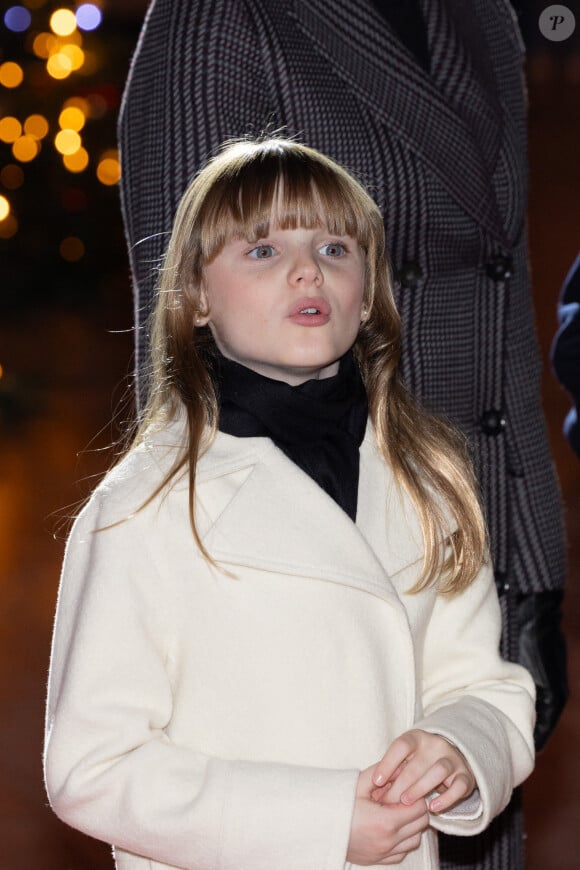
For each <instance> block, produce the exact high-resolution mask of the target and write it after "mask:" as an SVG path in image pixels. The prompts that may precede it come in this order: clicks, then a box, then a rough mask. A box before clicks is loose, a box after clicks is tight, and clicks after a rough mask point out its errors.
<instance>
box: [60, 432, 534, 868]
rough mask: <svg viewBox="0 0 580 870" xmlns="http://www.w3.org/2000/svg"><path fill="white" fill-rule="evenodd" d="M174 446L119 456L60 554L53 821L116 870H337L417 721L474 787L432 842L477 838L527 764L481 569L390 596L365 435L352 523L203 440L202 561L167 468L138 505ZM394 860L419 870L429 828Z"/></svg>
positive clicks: (400, 588)
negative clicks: (440, 588) (386, 765)
mask: <svg viewBox="0 0 580 870" xmlns="http://www.w3.org/2000/svg"><path fill="white" fill-rule="evenodd" d="M181 437H182V432H181V430H180V428H179V426H176V425H173V426H172V427H169V428H168V429H167V430H163V431H161V432H159V431H158V432H157V433H156V434H154V435H151V436H150V438H149V439H148V440H147V441H146V443H144V444H142V445H141V446H140V447H139V448H137V449H135V450H133V451H132V452H131V453H130V454H129V455H128V456H127V457H126V458H125V459H124V460H123V461H122V462H121V463H120V464H119V465H118V466H117V467H116V468H115V469H114V470H113V471H112V472H111V473H109V475H108V476H107V477H106V478H105V480H104V481H103V483H102V484H101V485H100V486H99V487H98V488H97V489H96V491H95V493H94V494H93V496H92V498H91V500H90V501H89V503H88V504H87V506H86V507H85V508H84V510H83V511H82V513H81V515H80V516H79V517H78V519H77V521H76V523H75V525H74V528H73V530H72V533H71V536H70V538H69V541H68V544H67V549H66V555H65V562H64V568H63V574H62V580H61V587H60V592H59V600H58V608H57V616H56V624H55V631H54V641H53V651H52V658H51V666H50V680H49V693H48V705H47V722H46V748H45V776H46V786H47V791H48V794H49V798H50V802H51V804H52V806H53V808H54V810H55V811H56V813H57V814H58V815H59V816H60V817H61V818H62V819H64V820H65V821H67V822H68V823H69V824H71V825H73V826H74V827H76V828H79V829H80V830H82V831H85V832H86V833H88V834H90V835H92V836H94V837H98V838H101V839H103V840H106V841H108V842H110V843H113V844H114V846H115V857H116V862H117V867H118V868H119V870H161V868H164V870H166V868H184V870H344V868H348V867H350V866H351V865H350V864H348V863H347V862H346V852H347V844H348V838H349V831H350V822H351V815H352V810H353V805H354V796H355V787H356V782H357V775H358V773H357V772H358V770H360V769H362V768H365V767H367V766H369V765H370V764H372V763H374V762H376V761H378V760H379V759H380V758H381V757H382V756H383V754H384V753H385V751H386V749H387V748H388V746H389V745H390V744H391V742H392V741H393V740H394V739H395V738H396V737H397V736H398V735H400V734H401V733H402V732H404V731H407V730H408V729H410V728H411V727H418V728H423V729H426V730H428V731H433V732H437V733H439V734H441V735H443V736H445V737H447V738H448V739H450V740H451V741H453V742H454V743H455V744H456V745H457V746H458V747H459V748H460V749H461V751H462V752H463V753H464V754H465V756H466V758H467V759H468V761H469V764H470V765H471V767H472V769H473V771H474V774H475V776H476V778H477V785H478V793H476V794H475V800H472V801H471V802H466V803H465V804H464V805H463V806H460V807H459V808H458V809H457V810H456V811H454V812H451V813H449V814H447V815H446V816H444V817H432V826H433V828H437V829H439V830H443V831H446V832H449V833H454V834H466V835H468V834H473V833H477V832H479V831H481V830H482V829H484V828H485V827H486V826H487V825H488V823H489V822H490V820H491V819H492V818H493V817H494V816H495V815H496V814H497V813H499V812H500V810H501V809H502V808H503V807H504V806H505V805H506V803H507V802H508V800H509V797H510V794H511V791H512V789H513V787H514V786H515V785H517V784H518V783H520V782H522V780H523V779H525V777H526V776H527V775H528V774H529V773H530V771H531V770H532V766H533V741H532V729H533V724H534V697H533V691H534V690H533V684H532V681H531V679H530V677H529V675H528V674H527V672H526V671H524V670H523V669H522V668H521V667H519V666H518V665H515V664H509V663H506V662H504V661H502V660H501V659H500V657H499V655H498V652H497V650H498V643H499V634H500V613H499V606H498V601H497V597H496V592H495V589H494V584H493V579H492V573H491V570H490V569H489V567H485V568H483V569H482V570H481V572H480V574H479V576H478V577H477V579H476V580H475V581H474V582H473V583H472V584H471V586H470V587H469V588H468V589H467V590H466V591H465V592H463V593H462V594H460V595H458V596H456V597H453V598H449V597H445V596H440V595H436V593H435V592H434V591H433V590H432V589H429V590H427V591H424V592H421V593H419V594H417V595H408V594H406V590H407V589H408V588H409V587H410V586H411V585H412V584H413V582H414V581H415V579H416V577H417V575H418V573H419V571H420V568H421V562H422V551H423V547H422V542H421V534H420V529H419V525H418V521H417V517H416V514H415V512H414V510H413V508H412V506H411V505H410V503H409V501H408V500H407V498H406V497H405V496H404V495H401V493H400V492H399V490H398V489H397V487H396V486H395V482H394V480H393V476H392V473H391V471H390V469H389V468H388V467H387V465H386V464H385V462H384V461H383V459H382V458H381V456H380V454H379V452H378V450H377V448H376V446H375V441H374V436H373V433H372V429H371V427H370V425H369V427H368V428H367V433H366V436H365V439H364V441H363V444H362V445H361V451H360V456H361V467H360V486H359V504H358V513H357V519H356V524H355V523H353V522H352V521H351V520H350V518H349V517H348V516H347V515H346V514H345V513H344V512H343V511H342V510H341V509H340V508H339V507H338V506H337V505H336V504H335V502H334V501H333V500H332V499H331V498H329V497H328V496H327V495H326V493H325V492H324V491H323V490H322V489H321V488H320V487H318V486H317V485H316V484H315V483H314V482H313V481H312V480H311V479H310V478H309V477H308V476H307V475H305V474H304V473H303V472H302V471H300V470H299V469H298V468H297V467H296V466H295V465H294V464H293V463H292V462H291V461H290V460H289V459H288V458H287V457H286V456H284V455H283V454H282V452H281V451H280V450H278V449H277V448H276V447H275V446H274V444H273V443H272V442H271V441H270V440H268V439H266V438H246V439H240V438H235V437H233V436H229V435H225V434H223V433H220V434H218V436H217V439H216V440H215V442H214V443H213V445H212V446H211V448H210V449H209V450H208V451H207V452H206V453H205V455H204V456H203V457H202V458H201V460H200V462H199V468H198V476H197V481H198V483H197V497H198V509H197V511H198V513H197V517H198V525H199V529H200V532H201V534H202V540H203V542H204V545H205V546H206V548H207V550H208V551H209V553H210V554H211V555H212V556H213V557H214V559H215V560H216V562H217V563H218V565H219V566H220V567H221V568H222V569H224V570H222V571H220V570H216V568H212V566H211V565H210V564H209V563H208V562H207V561H206V560H205V559H204V558H203V556H202V554H201V553H200V551H199V549H198V547H197V546H196V544H195V541H194V538H193V536H192V533H191V529H190V526H189V515H188V502H187V498H188V493H187V481H186V479H185V478H182V479H181V480H180V481H178V482H177V483H176V484H174V485H173V486H172V487H171V488H170V489H169V491H165V492H164V493H162V494H160V495H158V496H157V497H155V498H154V499H153V500H152V501H151V502H150V503H149V504H147V506H146V507H144V508H143V509H142V510H138V508H139V507H140V506H141V505H142V504H143V502H144V501H145V500H146V499H147V497H148V496H149V495H150V494H151V492H152V490H153V489H154V488H155V486H156V485H157V484H158V483H159V482H160V481H161V480H162V478H163V476H164V474H165V472H166V470H167V469H168V468H169V466H170V464H171V463H172V462H173V460H174V459H175V456H176V450H177V449H178V448H177V446H176V445H178V444H179V442H180V440H181ZM118 521H121V522H118ZM104 526H108V528H106V529H104V528H103V527H104ZM478 798H479V799H478ZM400 866H401V867H402V868H404V870H419V868H436V867H438V859H437V844H436V836H435V834H434V831H433V830H431V829H430V830H429V831H427V832H426V833H425V834H424V835H423V837H422V842H421V846H420V848H419V849H417V850H416V851H414V852H412V853H410V854H409V855H408V856H407V857H406V858H405V860H404V862H403V864H401V865H400Z"/></svg>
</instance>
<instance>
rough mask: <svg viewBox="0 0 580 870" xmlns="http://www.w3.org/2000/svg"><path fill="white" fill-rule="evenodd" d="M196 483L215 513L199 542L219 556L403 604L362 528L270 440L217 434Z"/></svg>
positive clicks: (227, 562) (226, 560)
mask: <svg viewBox="0 0 580 870" xmlns="http://www.w3.org/2000/svg"><path fill="white" fill-rule="evenodd" d="M370 461H371V465H373V464H374V460H372V459H371V460H370ZM382 467H383V463H381V468H382ZM365 469H367V466H366V465H365ZM375 470H376V469H375ZM365 473H366V474H368V473H371V472H370V470H368V469H367V470H366V471H365ZM198 489H199V494H200V502H201V503H202V505H203V507H204V510H205V511H207V512H209V513H210V514H212V515H213V517H212V519H213V521H212V522H211V524H210V525H209V528H208V529H207V532H206V533H205V535H204V545H205V546H206V547H207V549H208V552H209V553H210V554H211V555H212V556H213V557H214V558H215V559H216V560H217V561H218V562H220V563H223V564H225V565H226V566H227V565H231V566H236V565H240V566H245V567H247V568H258V569H260V570H265V571H273V572H275V573H279V574H289V575H300V576H305V577H313V578H319V579H322V580H327V581H330V582H334V583H342V584H346V585H348V586H351V587H355V588H358V589H361V590H363V591H365V592H368V593H370V594H373V595H377V596H379V597H380V598H382V599H384V600H389V601H391V602H392V604H393V605H394V606H395V607H397V609H400V608H401V604H400V602H399V599H398V596H397V594H396V592H395V590H394V588H393V586H392V584H391V582H390V580H389V575H388V569H386V568H385V566H384V565H383V564H381V561H380V560H379V558H378V557H377V554H376V553H375V551H374V549H373V547H372V545H371V544H370V543H369V541H368V540H367V539H366V537H365V534H363V532H362V530H361V528H360V527H359V526H357V525H355V523H353V522H352V520H351V519H350V517H348V515H347V514H346V513H344V511H343V510H342V509H341V508H340V507H338V505H337V504H336V503H335V502H334V501H333V500H332V499H331V498H330V497H329V496H328V495H327V494H326V493H325V492H324V491H323V490H322V489H321V488H320V487H319V486H318V485H317V484H316V483H315V482H314V481H313V480H311V479H310V477H308V475H306V474H304V473H303V472H302V471H301V470H300V469H299V468H298V467H297V466H296V465H294V463H293V462H292V461H291V460H290V459H288V458H287V457H286V456H285V455H284V454H283V453H282V452H281V451H280V450H278V449H277V448H276V447H275V445H274V444H273V443H272V442H271V441H269V440H268V439H265V438H244V439H239V438H233V437H232V436H228V435H224V434H223V433H220V434H219V435H218V437H217V439H216V441H215V442H214V445H213V446H212V447H211V449H210V451H209V452H208V453H207V454H206V455H205V456H204V457H202V459H201V460H200V463H199V468H198ZM375 489H376V490H377V493H378V492H380V491H381V489H382V487H381V486H380V484H379V485H378V486H376V481H375ZM383 495H384V493H383ZM378 497H379V496H378V495H377V498H378ZM383 500H384V499H383ZM366 512H367V509H366V508H365V513H366ZM382 515H383V516H384V509H383V512H382ZM373 534H375V532H373ZM234 573H235V567H234Z"/></svg>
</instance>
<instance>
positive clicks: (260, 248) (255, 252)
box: [248, 245, 276, 260]
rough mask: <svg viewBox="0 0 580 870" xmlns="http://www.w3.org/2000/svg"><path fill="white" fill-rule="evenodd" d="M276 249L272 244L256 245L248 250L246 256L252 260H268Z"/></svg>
mask: <svg viewBox="0 0 580 870" xmlns="http://www.w3.org/2000/svg"><path fill="white" fill-rule="evenodd" d="M275 253H276V251H275V250H274V248H273V247H272V245H256V247H255V248H252V250H251V251H248V257H252V258H253V259H254V260H268V259H270V257H273V256H274V254H275Z"/></svg>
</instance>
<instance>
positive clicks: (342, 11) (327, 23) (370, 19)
mask: <svg viewBox="0 0 580 870" xmlns="http://www.w3.org/2000/svg"><path fill="white" fill-rule="evenodd" d="M449 2H450V3H451V6H453V7H454V5H455V2H456V0H449ZM436 11H437V14H438V16H439V17H435V12H431V13H430V14H429V16H428V18H427V29H428V38H429V41H430V50H431V51H432V52H437V51H438V45H439V42H440V37H441V28H452V23H451V21H450V19H449V17H448V16H447V14H446V11H445V8H444V7H443V6H439V7H437V10H436ZM293 14H294V16H295V20H296V23H297V26H298V27H299V28H300V30H301V31H302V32H303V34H304V35H305V37H306V38H307V39H308V40H309V41H310V42H311V43H312V45H313V47H314V49H315V50H316V51H318V52H319V53H320V54H322V55H323V56H324V57H325V58H326V59H327V61H328V62H329V63H330V64H331V65H332V66H333V67H334V69H335V71H336V73H337V75H339V76H340V77H341V79H342V80H343V81H344V82H345V83H346V85H347V86H348V88H349V89H350V90H351V91H353V92H354V93H355V94H356V95H357V96H358V98H359V99H360V100H361V101H362V102H363V103H364V104H366V105H367V106H368V107H369V109H370V110H371V111H372V112H373V113H374V114H375V115H376V116H377V117H379V118H380V119H381V120H382V122H383V123H384V124H385V125H386V126H387V127H389V128H390V130H391V132H392V135H394V136H397V137H399V138H400V139H401V140H402V141H404V143H405V145H406V146H407V147H408V148H409V149H410V150H412V151H414V152H415V153H417V154H418V155H419V156H420V158H421V161H422V162H423V163H425V164H426V165H427V166H428V167H429V168H430V170H431V171H432V172H433V173H434V174H435V175H437V177H438V178H439V179H440V181H441V183H442V184H443V185H444V186H445V187H446V188H447V189H448V191H449V192H450V194H451V195H452V196H453V197H454V199H455V200H456V201H457V202H458V203H459V204H460V205H461V206H462V208H464V210H465V211H466V212H468V213H469V214H470V215H472V216H473V217H474V218H475V219H476V220H477V221H478V222H479V223H480V224H482V225H483V226H484V227H485V228H486V229H488V230H489V231H490V232H491V233H492V234H493V235H494V236H495V237H496V238H498V239H499V240H500V241H501V242H503V243H505V241H506V240H505V233H504V229H503V226H502V221H501V217H500V214H499V211H498V206H497V203H496V200H495V196H494V193H493V188H492V186H491V185H490V183H489V176H490V169H489V166H488V161H489V160H490V159H493V157H494V154H495V153H496V152H497V148H498V141H499V140H498V135H499V131H498V124H499V117H500V116H499V115H498V107H497V106H495V105H492V104H488V103H486V104H485V105H486V120H487V121H488V122H489V123H490V125H491V119H492V118H493V119H495V123H494V124H492V125H491V128H492V129H493V132H491V133H489V134H488V135H487V136H484V138H483V141H482V142H480V137H479V135H475V131H474V130H473V129H472V127H471V126H470V123H469V119H468V118H466V117H464V115H462V114H461V112H460V111H458V109H457V106H456V105H453V103H452V102H451V101H450V99H449V95H448V93H446V90H447V88H444V89H441V87H438V86H437V77H435V78H433V77H432V76H430V75H428V74H427V73H426V72H425V71H424V70H423V69H422V68H421V66H420V65H419V64H418V63H417V62H416V61H415V59H414V58H413V56H412V54H411V53H410V52H409V51H408V50H407V49H406V47H404V46H402V45H401V44H400V42H399V41H398V40H397V39H396V38H395V35H394V34H393V32H392V31H391V29H390V27H389V26H388V24H387V23H386V22H385V21H384V20H383V18H382V16H381V15H380V14H379V13H378V12H377V11H376V10H375V9H374V8H373V7H372V6H371V4H370V3H360V4H357V8H356V11H353V4H352V3H350V2H347V0H335V3H333V4H332V7H330V8H327V6H326V4H321V3H312V2H311V0H294V3H293ZM469 34H470V35H469V40H470V41H471V40H473V39H475V38H476V35H475V31H474V29H473V28H470V29H469ZM476 54H477V52H476ZM435 57H437V55H435ZM482 64H483V67H482V68H483V69H485V76H488V75H490V74H491V70H490V68H488V66H487V64H486V63H485V62H484V61H482ZM458 73H460V76H459V77H456V79H455V80H456V81H459V80H460V79H461V81H463V80H464V78H465V76H467V75H468V74H469V69H468V68H465V67H464V68H463V69H460V70H458ZM439 84H440V85H441V84H443V83H442V82H439ZM471 87H472V88H474V89H475V90H474V92H473V93H475V91H477V92H478V95H479V97H480V99H479V103H480V104H483V103H484V102H485V101H484V100H483V90H484V88H483V84H482V85H481V87H480V86H479V85H478V84H477V83H475V84H472V85H471ZM486 90H491V91H492V92H493V89H491V88H487V89H486ZM471 96H473V94H472V95H471ZM466 98H467V97H466ZM478 133H479V130H478ZM466 178H468V179H469V183H468V184H466V183H465V179H466Z"/></svg>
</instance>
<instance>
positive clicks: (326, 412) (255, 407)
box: [214, 352, 368, 520]
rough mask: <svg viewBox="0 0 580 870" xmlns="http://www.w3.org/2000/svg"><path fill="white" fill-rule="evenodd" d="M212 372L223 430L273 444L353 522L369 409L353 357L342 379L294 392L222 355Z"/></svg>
mask: <svg viewBox="0 0 580 870" xmlns="http://www.w3.org/2000/svg"><path fill="white" fill-rule="evenodd" d="M214 366H215V382H216V388H217V393H218V400H219V407H220V417H219V428H220V430H221V431H222V432H226V433H227V434H229V435H237V436H238V437H242V438H243V437H250V436H263V437H267V438H271V440H272V441H273V442H274V444H275V445H276V446H277V447H279V448H280V450H282V451H283V453H285V454H286V456H288V457H289V458H290V459H291V460H292V461H293V462H295V463H296V465H298V466H299V468H301V469H302V470H303V471H305V472H306V474H308V475H309V476H310V477H311V478H312V479H313V480H314V481H316V483H317V484H319V486H321V487H322V488H323V489H324V490H325V492H326V493H328V495H329V496H331V498H333V499H334V500H335V501H336V503H337V504H338V505H340V507H341V508H342V509H343V510H344V511H346V513H347V514H348V515H349V516H350V517H351V519H352V520H354V519H355V517H356V506H357V494H358V478H359V447H360V445H361V442H362V440H363V437H364V433H365V428H366V421H367V415H368V404H367V397H366V393H365V389H364V385H363V382H362V378H361V376H360V372H359V370H358V366H357V365H356V363H355V361H354V359H353V356H352V353H350V352H349V353H347V354H346V355H345V356H344V357H343V358H342V359H341V361H340V367H339V371H338V374H336V375H334V376H333V377H330V378H322V379H321V380H310V381H306V382H305V383H303V384H300V385H299V386H296V387H292V386H290V385H289V384H287V383H285V382H284V381H277V380H273V379H272V378H267V377H264V376H263V375H259V374H257V372H254V371H253V370H252V369H249V368H247V367H246V366H243V365H240V364H239V363H236V362H233V361H232V360H229V359H226V358H225V357H224V356H222V355H221V354H220V353H218V354H217V355H216V358H215V363H214Z"/></svg>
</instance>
